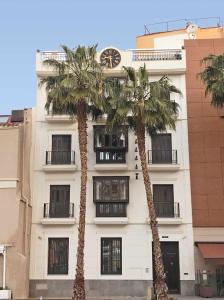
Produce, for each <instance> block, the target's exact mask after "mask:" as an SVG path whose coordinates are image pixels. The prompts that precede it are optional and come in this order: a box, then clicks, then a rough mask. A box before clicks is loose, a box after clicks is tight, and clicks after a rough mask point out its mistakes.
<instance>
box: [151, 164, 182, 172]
mask: <svg viewBox="0 0 224 300" xmlns="http://www.w3.org/2000/svg"><path fill="white" fill-rule="evenodd" d="M148 169H149V170H150V171H154V172H159V171H165V172H175V171H178V170H179V169H180V165H179V164H148Z"/></svg>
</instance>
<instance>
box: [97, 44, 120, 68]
mask: <svg viewBox="0 0 224 300" xmlns="http://www.w3.org/2000/svg"><path fill="white" fill-rule="evenodd" d="M100 62H101V64H102V65H103V66H105V67H107V68H110V69H112V68H115V67H116V66H117V65H119V63H120V62H121V55H120V53H119V52H118V51H117V50H116V49H112V48H108V49H106V50H104V51H103V52H102V53H101V55H100Z"/></svg>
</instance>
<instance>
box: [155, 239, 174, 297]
mask: <svg viewBox="0 0 224 300" xmlns="http://www.w3.org/2000/svg"><path fill="white" fill-rule="evenodd" d="M161 251H162V256H163V264H164V270H165V273H166V283H167V286H168V289H169V293H175V294H178V293H180V267H179V244H178V242H161ZM154 276H155V270H153V277H154Z"/></svg>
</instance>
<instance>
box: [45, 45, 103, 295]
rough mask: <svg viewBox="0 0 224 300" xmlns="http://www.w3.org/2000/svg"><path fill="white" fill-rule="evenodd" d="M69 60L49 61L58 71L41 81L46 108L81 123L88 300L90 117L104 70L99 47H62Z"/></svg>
mask: <svg viewBox="0 0 224 300" xmlns="http://www.w3.org/2000/svg"><path fill="white" fill-rule="evenodd" d="M62 49H63V51H64V53H65V60H63V61H57V60H55V59H49V60H46V61H44V64H46V65H48V66H50V67H51V68H53V70H54V71H55V74H53V75H52V76H47V77H45V78H43V79H42V80H41V84H42V85H43V84H44V85H45V88H46V91H47V102H46V109H47V110H48V111H49V110H52V111H53V112H57V113H60V112H66V113H68V114H70V115H71V116H72V117H76V119H77V122H78V138H79V151H80V159H81V187H80V211H79V228H78V248H77V263H76V276H75V281H74V291H73V299H74V300H84V299H85V282H84V246H85V216H86V184H87V117H88V113H90V112H91V113H92V115H93V116H94V117H96V116H97V115H98V114H100V111H99V110H98V109H97V108H96V107H95V106H94V104H95V103H97V99H98V95H99V94H100V91H101V80H102V70H101V67H100V65H99V64H98V63H97V61H96V45H95V46H93V47H87V48H86V47H81V46H78V47H77V48H76V49H75V50H71V49H69V48H68V47H67V46H62Z"/></svg>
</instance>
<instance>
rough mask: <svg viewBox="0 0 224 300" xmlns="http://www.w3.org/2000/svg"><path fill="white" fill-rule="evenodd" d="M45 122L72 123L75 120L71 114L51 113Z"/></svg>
mask: <svg viewBox="0 0 224 300" xmlns="http://www.w3.org/2000/svg"><path fill="white" fill-rule="evenodd" d="M45 120H46V121H47V122H49V123H72V122H74V121H75V119H74V118H73V117H72V116H70V115H69V114H66V113H63V114H54V113H49V114H47V115H46V116H45Z"/></svg>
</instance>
